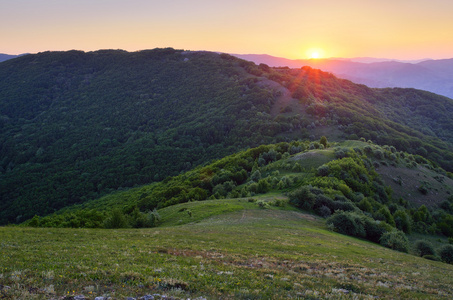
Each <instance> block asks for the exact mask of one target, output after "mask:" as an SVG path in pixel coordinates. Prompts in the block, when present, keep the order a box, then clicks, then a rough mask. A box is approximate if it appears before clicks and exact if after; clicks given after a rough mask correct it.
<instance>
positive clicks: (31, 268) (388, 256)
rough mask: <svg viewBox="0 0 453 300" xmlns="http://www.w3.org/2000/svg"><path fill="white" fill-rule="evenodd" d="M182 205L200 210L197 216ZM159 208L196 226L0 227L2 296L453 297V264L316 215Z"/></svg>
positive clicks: (213, 203) (223, 206) (251, 206)
mask: <svg viewBox="0 0 453 300" xmlns="http://www.w3.org/2000/svg"><path fill="white" fill-rule="evenodd" d="M272 201H274V200H272ZM198 206H201V209H198V208H197V207H198ZM208 207H209V208H208ZM184 208H186V209H190V210H191V211H192V215H191V216H190V217H188V213H187V210H184ZM207 208H208V209H207ZM168 209H170V207H169V208H168ZM228 211H230V212H228ZM160 212H161V217H162V220H167V219H168V218H170V217H171V218H173V219H174V220H175V224H176V223H178V222H179V220H182V221H181V222H180V223H185V220H186V219H187V218H192V219H193V222H190V223H187V224H185V225H180V226H166V227H158V228H152V229H117V230H102V229H58V228H47V229H43V228H20V227H0V234H1V236H2V242H1V244H0V251H1V255H0V275H1V276H2V289H1V290H0V295H2V296H3V297H6V298H8V299H51V298H63V297H66V298H65V299H74V298H73V297H74V296H76V295H83V296H84V297H86V298H85V299H95V297H112V298H113V299H126V298H127V297H136V298H137V299H139V298H140V297H142V296H145V295H155V294H158V295H159V297H158V296H156V297H158V298H156V299H163V298H161V296H167V297H169V296H172V297H174V299H188V298H190V299H197V297H203V298H204V299H291V298H294V299H297V298H302V299H332V298H333V299H370V298H381V299H395V298H400V299H403V298H404V299H451V297H452V296H453V291H452V289H451V277H452V276H453V265H448V264H445V263H441V262H436V261H431V260H427V259H423V258H420V257H416V256H413V255H408V254H405V253H400V252H397V251H392V250H390V249H387V248H384V247H381V246H379V245H377V244H373V243H370V242H367V241H364V240H361V239H357V238H353V237H348V236H345V235H341V234H338V233H335V232H332V231H329V230H328V228H327V227H326V225H325V223H324V221H323V220H322V219H321V218H319V217H317V216H314V215H312V214H307V213H301V212H297V211H294V210H288V209H287V208H285V207H283V208H279V207H275V206H271V207H270V208H268V209H262V208H260V207H259V206H258V205H257V204H255V203H251V202H249V201H248V200H247V199H236V200H210V201H206V202H191V203H184V204H179V205H176V206H172V208H171V210H166V209H162V210H160ZM206 212H210V213H206ZM175 214H179V216H175V217H173V216H174V215H175ZM200 215H201V216H200ZM165 222H166V223H167V221H165ZM167 224H168V225H171V224H169V223H167ZM4 286H7V287H8V288H6V287H4Z"/></svg>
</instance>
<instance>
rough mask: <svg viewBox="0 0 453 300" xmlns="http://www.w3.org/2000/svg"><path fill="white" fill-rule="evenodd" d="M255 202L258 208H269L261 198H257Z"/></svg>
mask: <svg viewBox="0 0 453 300" xmlns="http://www.w3.org/2000/svg"><path fill="white" fill-rule="evenodd" d="M256 204H257V205H258V206H259V208H263V209H267V208H270V206H269V204H268V203H267V202H265V201H263V200H258V201H257V202H256Z"/></svg>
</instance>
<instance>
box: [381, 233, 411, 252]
mask: <svg viewBox="0 0 453 300" xmlns="http://www.w3.org/2000/svg"><path fill="white" fill-rule="evenodd" d="M379 242H380V243H381V245H382V246H384V247H387V248H390V249H393V250H396V251H400V252H406V253H407V252H408V251H409V241H408V239H407V237H406V235H405V234H404V232H402V231H400V230H394V231H390V232H386V233H384V234H383V235H382V236H381V238H380V241H379Z"/></svg>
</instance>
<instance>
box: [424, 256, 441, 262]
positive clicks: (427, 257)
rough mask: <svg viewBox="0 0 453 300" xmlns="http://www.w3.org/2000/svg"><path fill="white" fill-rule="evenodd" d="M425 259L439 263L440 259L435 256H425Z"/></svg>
mask: <svg viewBox="0 0 453 300" xmlns="http://www.w3.org/2000/svg"><path fill="white" fill-rule="evenodd" d="M423 258H426V259H429V260H434V261H439V260H440V259H439V257H437V256H435V255H425V256H423Z"/></svg>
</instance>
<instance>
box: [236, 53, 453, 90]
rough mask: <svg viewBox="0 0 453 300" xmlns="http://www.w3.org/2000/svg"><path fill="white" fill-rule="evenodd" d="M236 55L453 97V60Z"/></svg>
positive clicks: (273, 64)
mask: <svg viewBox="0 0 453 300" xmlns="http://www.w3.org/2000/svg"><path fill="white" fill-rule="evenodd" d="M232 55H234V56H236V57H238V58H241V59H245V60H249V61H252V62H254V63H256V64H260V63H264V64H266V65H269V66H271V67H284V66H287V67H290V68H301V67H303V66H309V67H312V68H317V69H321V70H323V71H326V72H331V73H333V74H334V75H335V76H338V77H341V78H344V79H349V80H351V81H353V82H355V83H360V84H365V85H367V86H369V87H375V88H385V87H401V88H416V89H420V90H425V91H429V92H433V93H436V94H439V95H443V96H446V97H449V98H453V59H440V60H424V61H421V62H417V63H408V62H401V61H390V60H388V61H379V60H381V59H377V61H376V62H372V61H373V60H372V58H356V59H351V60H347V59H341V58H334V59H309V60H303V59H297V60H292V59H287V58H281V57H274V56H271V55H263V54H244V55H243V54H232ZM383 60H384V59H383ZM360 61H361V62H360ZM368 62H369V63H368Z"/></svg>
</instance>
